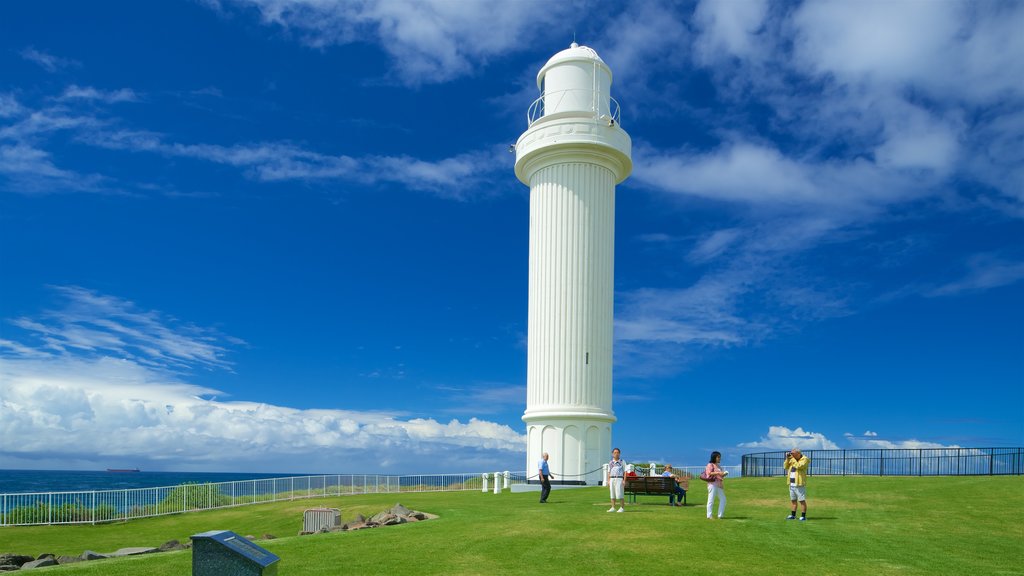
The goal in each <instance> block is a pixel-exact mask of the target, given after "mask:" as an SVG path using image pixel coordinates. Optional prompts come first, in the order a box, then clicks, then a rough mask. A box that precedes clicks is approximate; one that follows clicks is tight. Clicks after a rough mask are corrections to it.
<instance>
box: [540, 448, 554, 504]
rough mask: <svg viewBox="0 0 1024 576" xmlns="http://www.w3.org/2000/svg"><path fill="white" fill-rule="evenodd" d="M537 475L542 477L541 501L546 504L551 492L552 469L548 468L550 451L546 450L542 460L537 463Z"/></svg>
mask: <svg viewBox="0 0 1024 576" xmlns="http://www.w3.org/2000/svg"><path fill="white" fill-rule="evenodd" d="M537 476H538V477H539V478H540V503H541V504H545V503H547V501H548V494H551V479H552V478H553V476H552V475H551V470H550V469H549V468H548V453H547V452H545V453H544V454H542V455H541V458H540V462H538V463H537Z"/></svg>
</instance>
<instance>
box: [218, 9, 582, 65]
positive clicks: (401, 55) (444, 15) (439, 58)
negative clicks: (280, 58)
mask: <svg viewBox="0 0 1024 576" xmlns="http://www.w3.org/2000/svg"><path fill="white" fill-rule="evenodd" d="M225 4H233V5H240V6H252V7H255V8H256V9H257V10H259V13H260V17H261V19H262V20H263V22H264V23H265V24H274V25H278V26H281V27H282V28H283V29H285V30H286V31H289V32H294V33H295V34H297V35H298V36H299V37H300V38H301V40H302V42H304V43H305V44H308V45H310V46H313V47H319V48H325V47H329V46H332V45H344V44H350V43H354V42H374V43H376V44H378V45H379V46H380V48H381V49H382V50H384V51H385V52H387V53H388V54H389V55H390V56H391V58H392V63H393V66H394V71H393V74H392V77H393V79H394V80H395V81H397V82H399V83H402V84H408V85H418V84H430V83H436V82H445V81H448V80H451V79H453V78H457V77H460V76H466V75H471V74H473V72H474V71H475V70H476V69H477V68H479V67H480V66H482V65H485V64H486V63H487V61H488V60H490V59H492V58H500V57H501V56H503V55H505V54H507V53H510V52H515V51H520V50H525V49H528V48H530V47H531V46H532V45H533V43H534V42H535V41H536V40H537V39H539V38H541V37H542V32H543V31H544V30H545V29H546V27H547V25H549V24H552V23H555V22H559V21H560V20H561V18H562V17H563V15H565V14H568V13H570V10H571V9H572V6H571V5H570V4H561V3H550V2H537V1H519V2H451V1H448V0H422V1H412V0H392V1H388V2H380V1H367V0H356V1H351V2H322V1H320V0H233V1H231V2H224V3H213V2H208V5H211V6H213V7H215V8H216V9H218V10H223V7H224V5H225ZM496 23H500V24H496Z"/></svg>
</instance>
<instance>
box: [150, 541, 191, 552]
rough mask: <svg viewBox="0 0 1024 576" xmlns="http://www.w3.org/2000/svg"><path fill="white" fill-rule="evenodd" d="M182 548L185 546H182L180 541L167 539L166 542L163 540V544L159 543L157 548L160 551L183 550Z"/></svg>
mask: <svg viewBox="0 0 1024 576" xmlns="http://www.w3.org/2000/svg"><path fill="white" fill-rule="evenodd" d="M184 549H185V546H183V545H182V544H181V542H178V541H177V540H168V541H167V542H164V543H163V544H161V545H160V547H159V548H157V550H159V551H160V552H170V551H172V550H184Z"/></svg>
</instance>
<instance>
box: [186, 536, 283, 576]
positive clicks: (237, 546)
mask: <svg viewBox="0 0 1024 576" xmlns="http://www.w3.org/2000/svg"><path fill="white" fill-rule="evenodd" d="M280 560H281V559H280V558H278V557H277V555H276V554H273V553H272V552H269V551H268V550H265V549H263V548H261V547H259V546H257V545H256V544H253V543H252V542H250V541H249V540H246V539H245V538H243V537H242V536H239V535H238V534H235V533H234V532H232V531H230V530H212V531H210V532H203V533H202V534H195V535H193V536H192V576H277V564H278V562H279V561H280Z"/></svg>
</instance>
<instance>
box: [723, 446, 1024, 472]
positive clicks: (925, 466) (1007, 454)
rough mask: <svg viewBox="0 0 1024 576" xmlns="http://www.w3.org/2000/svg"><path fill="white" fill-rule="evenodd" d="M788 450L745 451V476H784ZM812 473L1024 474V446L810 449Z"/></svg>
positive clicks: (809, 468)
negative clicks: (752, 452) (747, 452)
mask: <svg viewBox="0 0 1024 576" xmlns="http://www.w3.org/2000/svg"><path fill="white" fill-rule="evenodd" d="M785 454H786V452H785V451H775V452H759V453H755V454H745V455H743V475H744V476H781V475H783V474H784V473H785V472H784V470H783V468H782V464H783V461H784V458H785ZM804 454H806V455H807V456H808V457H809V458H810V459H811V464H810V466H809V467H808V471H807V473H808V474H810V475H812V476H996V475H1017V476H1019V475H1024V448H1017V447H1001V448H960V447H950V448H854V449H845V450H843V449H838V450H807V451H805V452H804Z"/></svg>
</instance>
